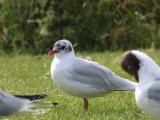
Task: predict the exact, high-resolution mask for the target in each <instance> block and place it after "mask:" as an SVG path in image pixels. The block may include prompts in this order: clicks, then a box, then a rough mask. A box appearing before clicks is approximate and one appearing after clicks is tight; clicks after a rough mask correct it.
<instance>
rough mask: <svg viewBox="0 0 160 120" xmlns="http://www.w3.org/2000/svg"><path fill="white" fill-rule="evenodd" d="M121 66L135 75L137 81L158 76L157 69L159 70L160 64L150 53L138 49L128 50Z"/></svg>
mask: <svg viewBox="0 0 160 120" xmlns="http://www.w3.org/2000/svg"><path fill="white" fill-rule="evenodd" d="M121 67H122V68H123V69H124V71H126V72H127V73H129V74H131V75H132V76H134V77H135V79H136V80H137V82H139V80H140V81H142V80H146V78H148V79H149V78H150V77H152V76H157V73H156V72H155V71H158V70H159V67H158V65H157V64H156V63H155V62H154V61H153V60H152V59H151V58H150V57H149V56H148V55H146V54H145V53H143V52H140V51H137V50H131V51H127V52H125V53H124V54H123V56H122V58H121ZM158 74H159V73H158Z"/></svg>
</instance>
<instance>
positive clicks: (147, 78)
mask: <svg viewBox="0 0 160 120" xmlns="http://www.w3.org/2000/svg"><path fill="white" fill-rule="evenodd" d="M121 66H122V68H123V69H124V70H125V71H126V72H127V73H129V74H131V75H132V76H134V77H135V79H136V80H137V82H138V85H137V87H136V90H135V98H136V102H137V104H138V106H139V107H140V108H141V109H142V110H143V111H144V112H146V113H148V114H149V115H151V116H152V117H153V118H156V119H160V68H159V66H158V65H157V64H156V63H155V62H154V61H153V60H152V59H151V58H150V57H149V56H148V55H146V54H145V53H143V52H140V51H137V50H132V51H127V52H126V53H124V55H123V56H122V58H121Z"/></svg>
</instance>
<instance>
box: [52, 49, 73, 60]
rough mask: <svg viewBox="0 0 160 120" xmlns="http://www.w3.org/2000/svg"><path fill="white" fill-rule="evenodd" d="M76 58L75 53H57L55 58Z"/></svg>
mask: <svg viewBox="0 0 160 120" xmlns="http://www.w3.org/2000/svg"><path fill="white" fill-rule="evenodd" d="M73 57H75V54H74V52H73V51H72V52H69V53H57V54H55V58H56V59H71V58H73Z"/></svg>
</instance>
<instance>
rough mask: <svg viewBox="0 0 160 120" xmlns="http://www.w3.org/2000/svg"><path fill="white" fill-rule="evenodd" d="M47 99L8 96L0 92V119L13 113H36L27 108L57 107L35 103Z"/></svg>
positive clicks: (41, 95)
mask: <svg viewBox="0 0 160 120" xmlns="http://www.w3.org/2000/svg"><path fill="white" fill-rule="evenodd" d="M45 97H47V95H45V94H40V95H10V94H6V93H4V92H3V91H1V90H0V117H3V116H8V115H11V114H13V113H24V112H38V111H37V110H32V109H29V108H28V107H35V106H49V105H57V104H58V103H50V102H36V101H37V100H39V99H43V98H45Z"/></svg>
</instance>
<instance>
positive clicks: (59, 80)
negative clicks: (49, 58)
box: [49, 40, 136, 110]
mask: <svg viewBox="0 0 160 120" xmlns="http://www.w3.org/2000/svg"><path fill="white" fill-rule="evenodd" d="M51 54H55V58H54V60H53V62H52V65H51V75H52V78H53V80H54V82H55V83H56V84H57V86H58V87H59V88H61V89H62V90H63V91H64V92H66V93H68V94H70V95H73V96H76V97H81V98H85V99H84V100H85V102H87V104H88V101H87V98H92V97H101V96H105V95H107V94H109V93H111V92H113V91H134V90H135V88H136V83H134V82H131V81H128V80H126V79H124V78H121V77H119V76H117V75H115V74H114V73H113V72H112V71H110V70H109V69H108V68H106V67H104V66H102V65H100V64H98V63H96V62H93V61H88V60H85V59H82V58H79V57H76V56H75V55H74V50H73V47H72V44H71V43H70V42H69V41H68V40H60V41H58V42H56V43H55V44H54V47H53V50H51V51H50V52H49V55H51ZM87 106H88V105H85V109H86V110H87Z"/></svg>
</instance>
